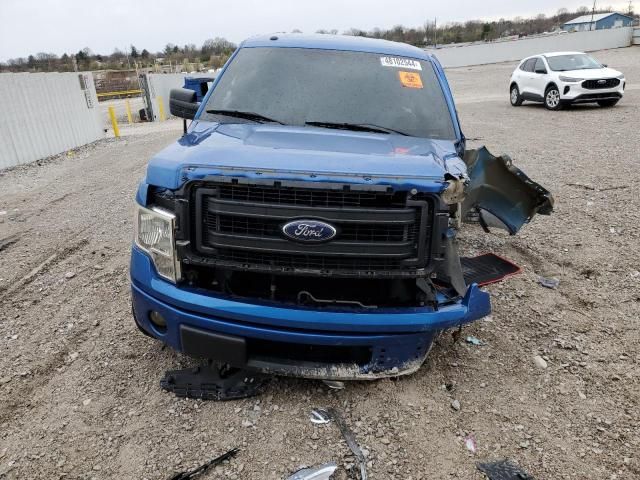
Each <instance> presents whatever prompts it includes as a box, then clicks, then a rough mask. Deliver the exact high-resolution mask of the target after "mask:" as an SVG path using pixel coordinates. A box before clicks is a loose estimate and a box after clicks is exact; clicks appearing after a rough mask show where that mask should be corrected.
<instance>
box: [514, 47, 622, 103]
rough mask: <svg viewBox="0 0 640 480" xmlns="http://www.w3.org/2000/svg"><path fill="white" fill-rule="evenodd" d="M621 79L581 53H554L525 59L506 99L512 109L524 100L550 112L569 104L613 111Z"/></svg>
mask: <svg viewBox="0 0 640 480" xmlns="http://www.w3.org/2000/svg"><path fill="white" fill-rule="evenodd" d="M624 87H625V79H624V75H623V74H622V73H620V72H618V71H617V70H613V69H612V68H607V66H606V65H601V64H600V63H598V62H597V61H595V60H594V59H593V58H591V57H590V56H589V55H587V54H585V53H581V52H553V53H543V54H541V55H534V56H533V57H527V58H525V59H524V60H522V62H520V65H518V68H516V69H515V70H514V72H513V74H512V75H511V81H510V84H509V94H510V95H509V97H510V99H511V105H513V106H514V107H517V106H520V105H522V102H523V101H524V100H530V101H533V102H542V103H544V106H545V107H547V108H548V109H549V110H559V109H560V108H562V106H563V105H569V104H571V103H595V102H597V103H598V105H600V106H602V107H613V106H614V105H615V104H616V103H618V100H620V99H621V98H622V94H623V93H624Z"/></svg>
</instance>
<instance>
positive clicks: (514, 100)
mask: <svg viewBox="0 0 640 480" xmlns="http://www.w3.org/2000/svg"><path fill="white" fill-rule="evenodd" d="M509 99H510V100H511V105H513V106H514V107H519V106H520V105H522V97H521V96H520V90H518V86H517V85H515V84H514V85H512V86H511V92H510V94H509Z"/></svg>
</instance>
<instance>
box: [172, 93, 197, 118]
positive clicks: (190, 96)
mask: <svg viewBox="0 0 640 480" xmlns="http://www.w3.org/2000/svg"><path fill="white" fill-rule="evenodd" d="M198 107H200V104H199V103H198V102H197V101H196V92H195V91H193V90H189V89H188V88H172V89H171V93H170V94H169V110H170V111H171V115H173V116H176V117H180V118H184V119H185V120H187V119H188V120H193V117H195V116H196V112H197V111H198Z"/></svg>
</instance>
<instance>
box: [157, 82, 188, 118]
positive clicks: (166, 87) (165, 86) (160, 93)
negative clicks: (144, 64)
mask: <svg viewBox="0 0 640 480" xmlns="http://www.w3.org/2000/svg"><path fill="white" fill-rule="evenodd" d="M186 76H187V74H186V73H148V74H147V81H148V84H149V96H150V97H151V109H152V112H153V121H157V120H159V119H160V105H159V104H158V103H159V101H160V100H159V99H160V98H162V105H163V108H164V114H165V118H169V117H170V116H171V112H170V111H169V93H170V92H171V89H172V88H180V87H182V86H183V85H184V77H186Z"/></svg>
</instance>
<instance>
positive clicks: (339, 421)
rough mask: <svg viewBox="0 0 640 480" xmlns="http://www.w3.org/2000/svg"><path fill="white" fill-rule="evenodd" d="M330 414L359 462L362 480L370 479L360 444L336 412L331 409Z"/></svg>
mask: <svg viewBox="0 0 640 480" xmlns="http://www.w3.org/2000/svg"><path fill="white" fill-rule="evenodd" d="M328 412H329V414H330V415H331V418H332V419H333V420H335V422H336V423H337V424H338V428H340V432H341V433H342V436H343V437H344V439H345V441H346V442H347V445H348V446H349V448H350V449H351V451H352V452H353V455H354V456H355V457H356V460H357V461H358V465H359V466H360V480H367V479H368V478H369V477H368V476H367V459H366V458H365V457H364V453H362V450H360V446H359V445H358V442H356V437H355V436H354V435H353V432H352V431H351V430H350V429H349V427H348V426H347V424H346V423H345V421H344V419H343V418H342V416H341V415H340V414H339V413H338V412H337V411H336V410H334V409H333V408H330V409H329V410H328Z"/></svg>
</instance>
